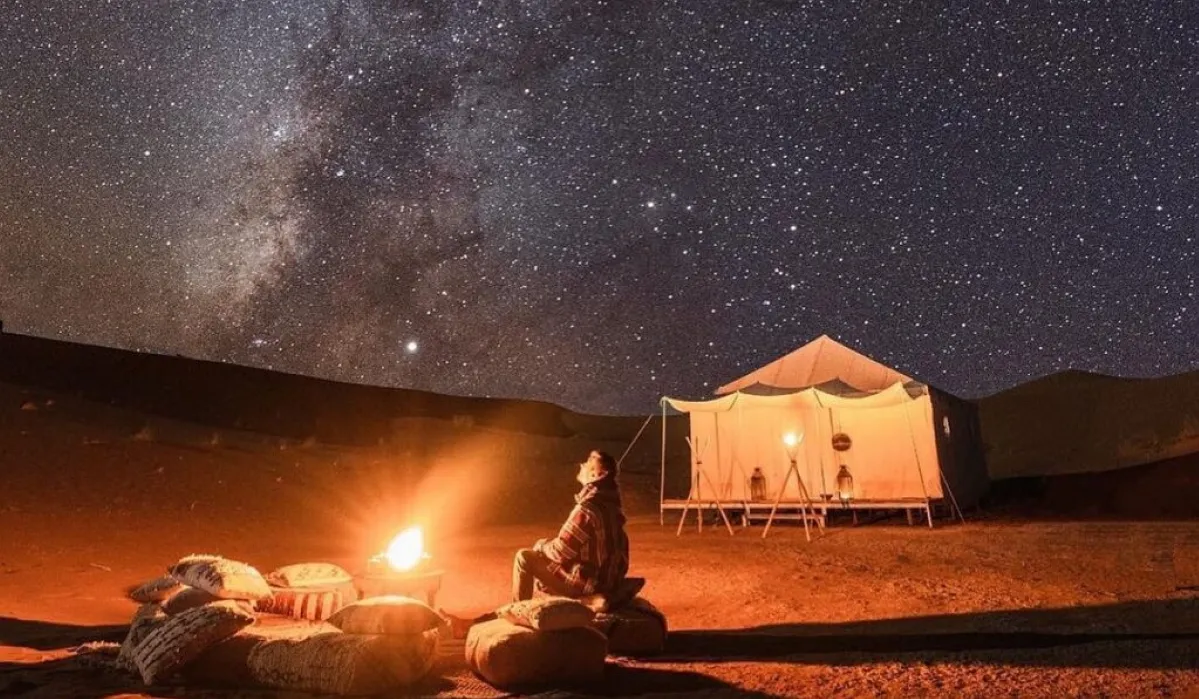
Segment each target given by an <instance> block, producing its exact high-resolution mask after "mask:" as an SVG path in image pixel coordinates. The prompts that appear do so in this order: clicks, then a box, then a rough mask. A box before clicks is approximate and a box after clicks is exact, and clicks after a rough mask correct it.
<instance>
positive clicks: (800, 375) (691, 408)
mask: <svg viewBox="0 0 1199 699" xmlns="http://www.w3.org/2000/svg"><path fill="white" fill-rule="evenodd" d="M717 393H718V394H721V396H720V397H718V398H714V399H711V400H704V401H687V400H680V399H675V398H663V401H662V404H663V405H662V407H663V412H664V413H665V412H666V410H667V409H668V408H670V409H673V410H675V411H678V412H682V413H686V414H688V415H689V421H690V441H689V445H690V446H691V447H692V454H691V470H692V474H691V477H690V478H689V482H690V489H689V491H688V492H687V493H686V496H687V497H686V498H682V497H676V498H674V499H670V498H667V497H665V495H664V496H663V499H662V511H663V512H665V511H667V510H672V509H674V510H677V509H684V508H689V507H697V508H701V509H702V508H720V509H721V511H722V513H723V512H724V511H725V510H731V511H733V512H734V513H740V514H743V515H744V517H745V520H749V519H751V518H753V517H754V516H755V513H757V514H760V515H761V516H765V512H766V511H770V512H773V511H774V505H775V503H776V502H778V504H779V507H780V508H782V509H784V510H796V509H798V510H800V514H798V515H794V516H796V517H799V518H800V519H804V520H805V523H806V522H807V520H808V519H809V516H810V514H811V511H812V510H815V511H817V512H820V513H823V514H827V512H828V510H829V509H831V508H838V507H849V508H852V509H905V510H909V512H910V511H911V510H922V511H924V512H925V513H926V515H927V516H928V519H929V524H930V526H931V523H932V507H933V506H934V505H935V504H937V503H939V502H942V501H943V500H945V499H947V498H950V499H951V498H952V496H953V495H955V494H956V495H957V496H958V497H959V498H962V497H965V499H966V502H965V503H962V502H961V501H960V500H959V503H958V504H959V505H964V504H973V503H974V502H976V501H977V497H979V496H981V494H982V492H983V491H985V486H986V469H985V464H983V462H982V459H981V450H980V449H979V448H978V447H979V444H978V429H977V413H976V411H974V409H973V406H972V405H971V404H968V403H966V402H965V401H961V400H959V399H957V398H954V397H953V396H949V395H948V394H945V393H943V392H939V391H937V390H936V389H932V388H930V387H928V386H926V385H924V384H921V383H919V382H916V381H913V380H912V379H911V378H910V377H908V376H905V375H903V374H901V373H900V372H898V371H895V370H894V369H891V368H889V367H886V366H885V365H882V364H879V363H878V362H876V361H874V360H872V359H870V358H868V357H866V356H864V355H862V354H859V353H857V352H855V351H854V350H852V349H850V348H848V347H846V346H844V345H842V344H840V343H838V342H836V341H834V340H832V339H831V338H829V337H827V336H822V337H820V338H819V339H817V340H815V341H813V342H811V343H809V344H807V345H805V346H803V347H801V348H799V349H798V350H796V351H794V352H792V353H790V354H788V355H786V356H785V357H782V358H781V359H779V360H776V361H775V362H772V363H770V364H768V365H766V366H765V367H762V368H761V369H758V370H756V371H754V372H751V373H750V374H747V375H746V376H744V377H742V378H741V379H738V380H736V381H733V382H731V383H729V384H726V385H725V386H722V387H721V388H720V389H719V390H718V391H717ZM788 435H792V438H791V439H790V441H798V445H797V446H794V447H790V448H789V447H788V444H787V443H786V442H787V441H789V440H788ZM834 435H838V438H839V439H841V440H843V439H844V437H845V436H848V440H845V441H842V442H841V443H840V446H845V444H846V443H848V448H847V449H845V450H843V451H839V450H838V449H836V448H835V447H834V439H833V438H834ZM796 438H802V441H799V439H796ZM793 458H794V460H795V468H796V471H795V473H797V474H798V476H799V479H800V480H801V481H802V485H803V488H802V489H801V488H799V487H796V484H795V482H794V475H792V476H791V479H792V480H791V482H790V483H789V484H787V489H786V491H785V492H783V486H784V484H785V478H786V477H787V476H788V470H789V469H790V468H791V461H792V459H793ZM842 466H844V467H845V468H846V471H847V472H848V473H849V475H850V476H851V477H852V488H851V489H850V492H849V493H847V494H848V495H849V496H850V497H849V498H848V502H843V499H842V497H841V495H842V494H841V493H840V492H838V490H837V487H836V484H837V477H838V474H839V473H841V469H842ZM663 469H664V470H663V491H664V492H665V489H666V488H665V486H666V478H665V476H666V473H665V459H663ZM755 469H758V470H759V471H760V474H761V476H762V477H764V486H765V487H764V489H763V490H764V492H758V493H755V492H754V490H755V489H754V488H753V487H752V484H751V479H752V478H753V477H754V471H755ZM958 491H961V492H958ZM755 496H756V497H755ZM684 516H686V515H685V511H684ZM818 523H819V524H823V520H822V519H820V520H819V522H818ZM681 524H682V522H681V521H680V528H681ZM730 530H731V527H730Z"/></svg>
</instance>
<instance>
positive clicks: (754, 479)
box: [749, 468, 766, 501]
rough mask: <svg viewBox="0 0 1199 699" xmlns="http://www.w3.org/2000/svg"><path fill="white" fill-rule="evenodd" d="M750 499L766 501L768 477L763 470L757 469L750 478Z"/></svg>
mask: <svg viewBox="0 0 1199 699" xmlns="http://www.w3.org/2000/svg"><path fill="white" fill-rule="evenodd" d="M749 499H750V500H754V501H761V500H765V499H766V475H765V474H764V473H762V469H761V468H755V469H754V472H753V474H752V475H750V477H749Z"/></svg>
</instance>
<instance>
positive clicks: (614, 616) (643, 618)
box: [595, 597, 666, 657]
mask: <svg viewBox="0 0 1199 699" xmlns="http://www.w3.org/2000/svg"><path fill="white" fill-rule="evenodd" d="M595 625H596V627H597V628H598V629H600V630H601V631H603V632H604V633H605V634H607V636H608V652H610V653H612V654H613V655H624V656H629V657H638V656H646V655H655V654H657V653H661V652H662V651H663V650H664V649H665V648H666V616H665V615H664V614H662V612H660V611H658V608H657V607H655V606H654V605H653V604H651V603H650V602H649V601H648V600H646V599H644V598H642V597H637V598H635V599H634V600H633V601H632V602H630V603H629V604H628V605H626V606H624V607H621V608H620V609H616V610H613V611H610V612H605V613H603V614H597V615H596V618H595Z"/></svg>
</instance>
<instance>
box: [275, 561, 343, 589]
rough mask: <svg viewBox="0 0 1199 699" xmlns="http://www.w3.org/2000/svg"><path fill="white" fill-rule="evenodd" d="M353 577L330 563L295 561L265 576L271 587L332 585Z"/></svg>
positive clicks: (340, 583) (341, 583)
mask: <svg viewBox="0 0 1199 699" xmlns="http://www.w3.org/2000/svg"><path fill="white" fill-rule="evenodd" d="M353 579H354V577H353V576H352V575H350V574H349V573H348V572H346V570H345V569H344V568H342V567H341V566H338V565H334V564H332V563H296V564H294V565H289V566H283V567H282V568H276V569H275V570H273V571H271V572H270V573H268V574H267V576H266V581H267V582H268V583H270V585H271V587H303V588H314V587H333V586H335V585H344V584H346V583H349V582H352V581H353Z"/></svg>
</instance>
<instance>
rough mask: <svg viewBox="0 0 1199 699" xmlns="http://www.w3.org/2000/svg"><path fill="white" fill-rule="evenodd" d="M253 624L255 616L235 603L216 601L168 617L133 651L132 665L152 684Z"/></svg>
mask: <svg viewBox="0 0 1199 699" xmlns="http://www.w3.org/2000/svg"><path fill="white" fill-rule="evenodd" d="M252 623H254V616H253V615H252V614H247V613H246V612H245V610H244V609H242V608H241V607H239V606H238V605H236V604H235V603H232V602H217V603H214V604H208V605H204V606H203V607H196V608H194V609H189V610H187V611H185V612H180V613H179V614H177V615H175V616H173V617H168V618H167V620H166V621H164V622H162V623H161V624H159V625H158V626H156V627H155V628H154V629H152V630H151V631H150V632H149V633H148V634H146V637H145V638H143V639H141V641H140V642H139V643H138V644H137V647H136V648H134V649H133V662H134V664H136V665H137V669H138V672H140V673H141V676H142V680H143V681H144V682H145V683H146V684H148V685H152V684H155V683H156V682H158V681H159V680H162V679H165V678H167V677H170V676H171V675H172V674H174V673H175V671H177V670H178V669H179V668H181V667H183V666H184V665H187V663H188V662H190V661H191V660H192V659H194V658H195V657H196V656H198V655H199V654H200V653H202V652H204V651H205V650H206V649H208V648H209V647H210V646H212V645H213V644H215V643H217V642H219V641H223V640H225V639H226V638H229V637H230V636H232V635H234V634H236V633H237V632H238V631H240V630H242V629H244V628H245V627H247V626H249V625H250V624H252Z"/></svg>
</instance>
